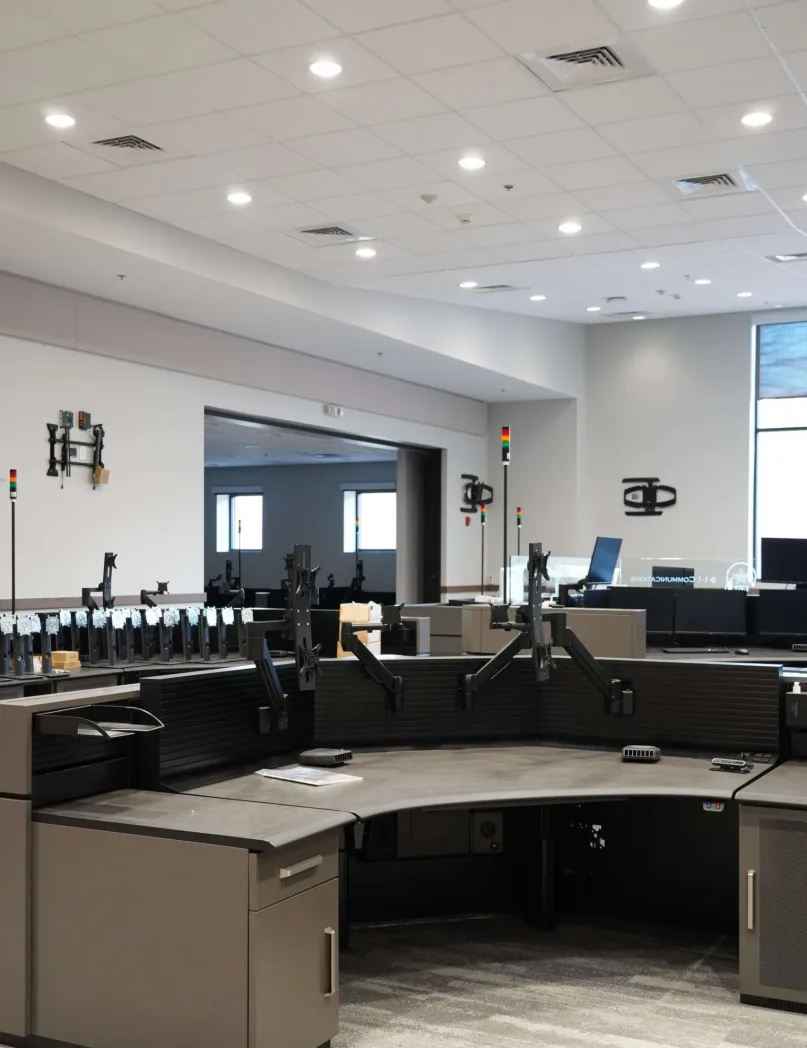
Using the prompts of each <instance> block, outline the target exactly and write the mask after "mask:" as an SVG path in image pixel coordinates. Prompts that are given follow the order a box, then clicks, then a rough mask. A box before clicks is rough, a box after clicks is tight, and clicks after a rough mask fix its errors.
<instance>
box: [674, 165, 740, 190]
mask: <svg viewBox="0 0 807 1048" xmlns="http://www.w3.org/2000/svg"><path fill="white" fill-rule="evenodd" d="M673 185H674V186H675V188H676V189H677V190H678V192H679V193H681V194H682V195H683V196H695V195H698V196H706V195H707V194H708V195H710V196H713V195H714V194H716V193H733V192H734V191H735V190H738V189H745V188H747V187H745V186H743V185H742V184H741V183H740V181H739V180H738V179H737V178H735V176H734V175H730V174H728V173H727V172H725V171H724V172H723V173H722V174H719V175H692V176H691V177H690V178H678V179H676V180H675V182H674V183H673Z"/></svg>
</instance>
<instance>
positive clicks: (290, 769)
mask: <svg viewBox="0 0 807 1048" xmlns="http://www.w3.org/2000/svg"><path fill="white" fill-rule="evenodd" d="M255 774H256V775H263V777H264V778H265V779H282V780H283V781H284V782H300V783H303V785H305V786H338V785H339V784H340V783H342V784H343V785H344V783H346V782H361V781H362V776H361V775H345V773H344V772H341V771H328V770H327V769H326V768H310V767H307V766H306V767H304V766H303V765H302V764H289V765H287V766H286V767H285V768H261V769H260V771H256V772H255Z"/></svg>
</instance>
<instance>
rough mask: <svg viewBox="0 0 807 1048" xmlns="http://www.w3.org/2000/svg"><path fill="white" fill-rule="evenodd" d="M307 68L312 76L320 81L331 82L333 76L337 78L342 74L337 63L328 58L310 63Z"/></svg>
mask: <svg viewBox="0 0 807 1048" xmlns="http://www.w3.org/2000/svg"><path fill="white" fill-rule="evenodd" d="M308 68H309V69H310V70H311V72H312V73H313V74H314V76H318V77H320V79H322V80H333V78H334V77H335V76H339V74H340V73H341V72H342V67H341V66H340V65H339V63H338V62H334V61H332V60H331V59H330V58H324V59H321V60H320V61H318V62H312V63H311V65H310V66H309V67H308Z"/></svg>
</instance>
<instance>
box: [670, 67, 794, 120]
mask: <svg viewBox="0 0 807 1048" xmlns="http://www.w3.org/2000/svg"><path fill="white" fill-rule="evenodd" d="M667 82H668V83H669V84H670V85H671V86H672V87H673V88H674V89H675V90H676V91H677V92H678V94H679V95H680V96H681V97H682V98H683V99H684V101H685V102H686V103H687V104H688V105H691V106H692V107H693V108H695V109H698V108H701V107H704V106H720V105H728V104H729V103H730V102H753V101H755V100H756V99H758V98H765V97H770V98H776V97H778V96H779V95H785V94H787V93H788V91H791V90H792V89H793V85H792V83H791V82H790V79H789V77H788V76H787V74H786V73H785V71H784V69H782V66H781V65H780V64H779V62H778V61H777V59H775V58H773V57H769V58H752V59H750V60H749V61H747V62H728V63H724V64H723V65H714V66H709V67H708V68H707V69H689V70H687V71H686V72H685V73H670V75H669V76H668V77H667Z"/></svg>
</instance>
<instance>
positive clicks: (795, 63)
mask: <svg viewBox="0 0 807 1048" xmlns="http://www.w3.org/2000/svg"><path fill="white" fill-rule="evenodd" d="M787 65H788V68H789V69H790V72H791V73H792V74H793V76H795V78H796V82H797V83H798V84H799V85H801V84H804V83H805V82H807V51H792V52H790V54H788V56H787ZM768 94H774V92H773V91H769V92H768Z"/></svg>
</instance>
